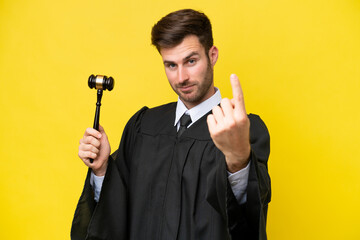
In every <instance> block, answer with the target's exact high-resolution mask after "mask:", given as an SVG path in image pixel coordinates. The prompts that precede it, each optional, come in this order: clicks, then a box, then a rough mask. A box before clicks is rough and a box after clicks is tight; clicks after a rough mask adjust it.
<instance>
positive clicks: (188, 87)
mask: <svg viewBox="0 0 360 240" xmlns="http://www.w3.org/2000/svg"><path fill="white" fill-rule="evenodd" d="M194 86H195V84H192V85H186V86H179V87H178V88H179V89H180V91H181V92H183V93H188V92H191V90H192V89H193V87H194Z"/></svg>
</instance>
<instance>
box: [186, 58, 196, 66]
mask: <svg viewBox="0 0 360 240" xmlns="http://www.w3.org/2000/svg"><path fill="white" fill-rule="evenodd" d="M188 63H189V65H194V64H195V63H196V60H195V59H189V61H188Z"/></svg>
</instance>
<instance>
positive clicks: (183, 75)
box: [178, 66, 189, 83]
mask: <svg viewBox="0 0 360 240" xmlns="http://www.w3.org/2000/svg"><path fill="white" fill-rule="evenodd" d="M188 79H189V75H188V73H187V70H186V68H184V67H183V66H179V68H178V80H179V83H184V82H186V81H187V80H188Z"/></svg>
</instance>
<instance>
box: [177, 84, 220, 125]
mask: <svg viewBox="0 0 360 240" xmlns="http://www.w3.org/2000/svg"><path fill="white" fill-rule="evenodd" d="M220 102H221V94H220V90H219V89H218V88H216V87H215V94H214V95H212V96H211V97H210V98H208V99H206V100H205V101H203V102H202V103H200V104H198V105H196V106H195V107H193V108H191V109H190V110H188V109H187V108H186V106H185V104H184V103H183V102H182V101H181V100H180V98H178V101H177V105H176V113H175V122H174V126H176V125H177V124H178V122H179V120H180V118H181V116H182V115H183V114H184V113H185V114H188V115H190V118H191V124H190V125H189V126H188V127H190V126H191V125H192V124H194V123H195V122H196V121H197V120H199V119H200V118H201V117H202V116H204V115H205V114H206V113H208V112H209V111H210V110H211V109H213V107H215V106H216V105H218V104H219V103H220Z"/></svg>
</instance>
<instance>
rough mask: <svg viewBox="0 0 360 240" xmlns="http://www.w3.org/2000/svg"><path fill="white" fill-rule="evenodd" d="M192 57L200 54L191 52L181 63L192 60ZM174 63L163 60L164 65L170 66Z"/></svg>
mask: <svg viewBox="0 0 360 240" xmlns="http://www.w3.org/2000/svg"><path fill="white" fill-rule="evenodd" d="M193 56H200V54H199V53H198V52H191V53H190V54H189V55H187V56H186V57H184V58H183V62H185V61H187V60H188V59H189V58H192V57H193ZM172 63H175V62H173V61H168V60H165V61H164V64H172Z"/></svg>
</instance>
